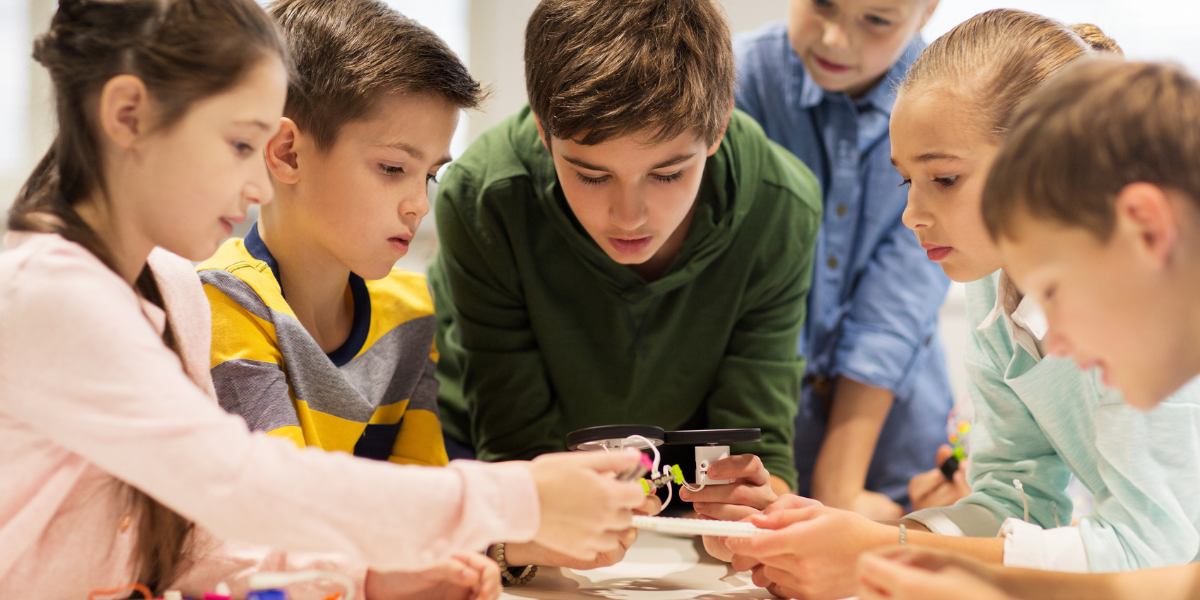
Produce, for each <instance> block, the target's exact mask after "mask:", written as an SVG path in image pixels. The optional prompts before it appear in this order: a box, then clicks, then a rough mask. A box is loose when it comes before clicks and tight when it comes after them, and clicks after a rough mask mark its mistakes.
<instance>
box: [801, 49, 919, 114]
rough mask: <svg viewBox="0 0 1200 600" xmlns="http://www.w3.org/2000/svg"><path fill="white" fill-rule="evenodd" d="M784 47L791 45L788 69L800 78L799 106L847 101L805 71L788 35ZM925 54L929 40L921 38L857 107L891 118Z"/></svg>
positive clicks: (859, 100) (860, 99) (839, 93)
mask: <svg viewBox="0 0 1200 600" xmlns="http://www.w3.org/2000/svg"><path fill="white" fill-rule="evenodd" d="M784 43H786V44H787V45H788V52H787V59H788V68H789V69H790V70H791V71H792V72H793V73H796V74H799V75H800V77H799V78H798V81H799V83H800V85H799V90H798V92H799V94H798V103H799V105H800V107H801V108H812V107H814V106H816V105H818V104H820V103H821V101H822V100H824V99H826V98H830V99H833V98H837V97H845V94H843V93H842V92H830V91H826V90H825V89H824V88H822V87H821V86H820V85H818V84H817V82H816V80H815V79H813V78H812V76H811V75H809V73H808V71H807V70H806V69H805V68H804V61H802V60H800V56H799V55H798V54H796V50H795V49H794V48H792V45H791V41H790V40H788V39H787V36H786V35H785V36H784ZM924 50H925V40H923V39H921V37H920V36H917V37H916V38H914V39H913V41H912V42H910V43H909V44H908V47H907V48H905V49H904V53H903V54H901V55H900V58H899V59H898V60H896V62H895V63H893V64H892V66H891V68H890V69H888V70H887V72H886V73H885V74H884V76H883V79H882V80H880V82H879V83H877V84H875V87H872V88H871V89H870V90H869V91H867V94H866V95H865V96H863V97H862V98H859V99H858V100H856V101H854V104H855V106H857V107H859V108H860V109H862V108H875V109H877V110H879V111H881V112H883V113H884V114H886V115H888V116H891V114H892V107H893V106H895V105H896V90H897V89H899V87H900V83H901V82H903V81H904V77H905V76H906V75H907V74H908V69H909V67H911V66H912V64H913V61H915V60H917V57H918V56H920V55H921V52H923V51H924Z"/></svg>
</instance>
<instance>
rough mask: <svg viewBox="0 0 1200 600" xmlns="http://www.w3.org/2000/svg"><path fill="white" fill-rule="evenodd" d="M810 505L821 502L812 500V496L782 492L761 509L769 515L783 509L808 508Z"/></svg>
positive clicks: (816, 504) (818, 504) (819, 504)
mask: <svg viewBox="0 0 1200 600" xmlns="http://www.w3.org/2000/svg"><path fill="white" fill-rule="evenodd" d="M810 506H822V504H821V502H820V501H818V500H813V499H812V498H805V497H804V496H797V495H795V494H784V495H783V496H780V497H779V499H778V500H776V501H774V502H772V503H771V505H770V506H768V507H767V508H766V509H765V510H763V514H766V515H769V514H773V513H777V512H780V511H784V510H794V509H798V508H808V507H810Z"/></svg>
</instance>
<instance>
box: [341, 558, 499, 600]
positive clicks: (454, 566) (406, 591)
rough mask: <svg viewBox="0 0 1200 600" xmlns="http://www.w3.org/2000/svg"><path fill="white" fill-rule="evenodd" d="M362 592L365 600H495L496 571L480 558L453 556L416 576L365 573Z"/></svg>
mask: <svg viewBox="0 0 1200 600" xmlns="http://www.w3.org/2000/svg"><path fill="white" fill-rule="evenodd" d="M364 588H365V590H366V596H367V600H401V599H403V600H497V598H499V597H500V567H499V566H498V565H496V562H495V561H493V560H492V559H490V558H488V557H486V556H484V555H482V554H474V553H464V554H456V555H454V556H453V557H451V558H450V559H448V560H446V562H444V563H442V564H440V565H438V566H436V567H434V568H432V569H429V570H428V571H421V572H418V573H379V572H376V571H369V572H368V573H367V581H366V584H365V585H364Z"/></svg>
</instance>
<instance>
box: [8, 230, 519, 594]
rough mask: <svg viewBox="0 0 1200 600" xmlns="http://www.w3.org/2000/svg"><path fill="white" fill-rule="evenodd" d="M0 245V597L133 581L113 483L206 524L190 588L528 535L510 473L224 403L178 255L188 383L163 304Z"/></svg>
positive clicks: (98, 268)
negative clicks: (292, 433) (380, 453)
mask: <svg viewBox="0 0 1200 600" xmlns="http://www.w3.org/2000/svg"><path fill="white" fill-rule="evenodd" d="M6 243H7V245H8V246H9V248H10V250H8V251H7V252H4V253H2V254H0V482H3V485H0V598H85V597H86V596H87V593H88V592H89V591H91V590H93V589H97V588H103V587H113V586H117V585H121V584H124V583H128V582H129V581H130V579H131V577H133V573H132V572H131V567H130V564H129V559H130V555H131V552H132V549H133V541H134V540H133V539H132V537H133V533H134V531H135V530H136V527H133V526H129V525H128V519H126V518H125V517H126V513H127V506H128V505H127V501H126V499H125V498H124V496H123V494H121V493H120V489H121V486H120V483H121V482H124V483H127V484H130V485H133V486H136V487H138V488H139V489H141V490H143V491H145V492H146V493H148V494H150V495H151V496H152V497H154V498H156V499H157V500H158V501H160V502H162V503H163V504H165V505H167V506H169V507H171V508H172V509H173V510H175V511H176V512H178V513H180V514H182V515H184V516H185V517H187V518H189V519H191V520H193V521H195V522H196V523H197V525H198V526H199V528H201V529H202V530H201V531H199V532H198V534H197V543H198V544H199V545H200V547H201V548H202V552H201V556H200V561H199V563H198V564H197V565H196V567H195V568H194V569H192V570H191V571H190V572H189V573H188V574H187V575H185V577H184V580H183V581H181V582H180V584H179V586H178V587H180V588H182V589H183V591H184V592H185V593H188V594H196V593H198V592H201V591H204V590H203V588H204V587H207V586H208V585H210V584H214V583H215V582H216V581H219V580H221V579H224V578H226V576H227V575H228V574H230V573H235V574H238V575H239V576H244V575H245V573H246V572H248V571H253V570H255V569H264V568H265V569H272V570H277V569H285V568H286V569H292V568H298V567H303V566H307V565H318V566H321V567H332V568H339V569H341V570H345V569H347V568H349V569H354V568H355V567H354V565H366V566H370V567H372V568H375V569H378V570H382V571H418V570H424V569H427V568H430V567H433V566H435V565H436V564H438V563H439V562H441V561H442V560H444V559H445V558H446V557H448V556H449V555H450V554H452V553H455V552H464V551H470V550H474V549H479V548H482V547H483V546H485V545H486V544H488V543H490V542H493V541H497V540H513V541H522V540H528V539H530V538H532V537H533V535H534V533H535V532H536V530H537V528H538V524H539V523H538V514H539V505H538V498H537V490H536V487H535V486H534V483H533V478H532V476H531V475H530V474H529V471H528V470H527V469H526V468H525V467H523V466H521V465H517V464H494V465H484V464H480V463H472V462H466V461H455V462H453V463H451V464H450V465H449V466H448V467H445V468H427V467H411V466H399V465H394V464H390V463H386V462H377V461H369V460H363V459H358V458H354V457H352V456H349V455H346V454H342V453H331V452H325V451H323V450H318V449H308V450H298V449H297V448H296V447H295V446H294V445H293V444H292V443H290V442H289V441H287V440H283V439H280V438H274V437H270V436H267V435H263V434H255V433H251V432H250V431H249V430H248V429H247V427H246V424H245V422H244V421H243V420H242V419H241V418H240V417H237V416H234V415H229V414H227V413H225V412H224V411H223V410H221V408H220V407H219V406H218V405H217V403H216V402H215V400H214V398H213V392H212V384H211V382H210V381H209V379H208V375H207V373H208V366H209V356H208V346H209V336H210V335H211V333H210V331H211V330H210V324H209V318H210V313H209V309H208V306H207V304H206V301H205V299H204V295H203V292H202V291H201V288H200V284H199V280H198V279H197V278H196V275H195V272H194V271H192V266H191V264H190V263H188V262H187V261H185V260H183V259H181V258H179V257H176V256H173V255H170V254H168V253H166V252H163V251H155V253H154V254H153V255H152V256H151V267H152V269H153V270H154V271H155V273H156V279H157V280H158V281H159V282H160V287H161V288H162V291H163V295H164V300H165V303H166V304H167V306H168V307H169V310H170V311H171V324H172V327H173V328H174V330H175V332H176V335H177V336H178V339H179V340H180V342H181V344H180V345H181V346H182V349H183V358H184V361H185V362H186V364H187V372H190V373H194V374H197V375H196V377H195V379H194V380H193V379H192V378H189V376H188V374H187V372H185V370H184V366H183V364H181V362H180V360H179V358H178V357H177V356H176V355H175V354H174V353H173V352H171V351H170V349H168V348H167V347H166V346H164V345H163V343H162V341H161V337H160V336H161V331H162V327H163V326H164V316H163V312H162V311H161V310H158V309H157V308H156V307H154V306H153V305H150V304H149V303H146V302H144V301H142V300H141V299H140V298H139V297H138V296H137V295H136V293H135V292H134V291H133V290H132V289H131V288H130V286H129V285H128V284H126V283H125V281H124V280H122V279H121V278H120V277H119V276H118V275H116V274H115V273H113V272H112V271H111V270H109V269H108V268H107V267H105V266H104V265H103V264H102V263H101V262H100V261H99V260H97V259H96V258H95V257H94V256H93V255H92V254H91V253H89V252H88V251H87V250H85V249H83V248H82V247H80V246H78V245H76V244H74V243H71V242H68V241H66V240H64V239H62V238H61V237H59V236H57V235H47V234H25V233H21V234H11V233H10V234H9V236H8V238H7V239H6ZM219 540H239V541H238V542H222V541H219ZM264 546H265V547H270V548H274V549H275V550H277V551H284V552H318V553H329V554H286V553H284V552H272V551H270V550H267V549H265V548H264ZM347 565H349V566H347ZM358 568H359V577H361V567H358Z"/></svg>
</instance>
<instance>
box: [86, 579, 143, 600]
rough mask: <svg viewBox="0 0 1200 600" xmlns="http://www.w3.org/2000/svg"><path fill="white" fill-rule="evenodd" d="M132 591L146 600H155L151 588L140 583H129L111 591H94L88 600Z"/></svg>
mask: <svg viewBox="0 0 1200 600" xmlns="http://www.w3.org/2000/svg"><path fill="white" fill-rule="evenodd" d="M130 590H136V591H139V592H141V593H142V597H143V598H146V600H152V599H153V598H154V593H153V592H151V591H150V588H148V587H146V586H144V585H142V584H140V583H128V584H125V585H123V586H121V587H116V588H112V589H110V590H92V593H90V594H88V600H99V599H98V598H96V596H111V595H113V594H120V593H121V592H127V591H130Z"/></svg>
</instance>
